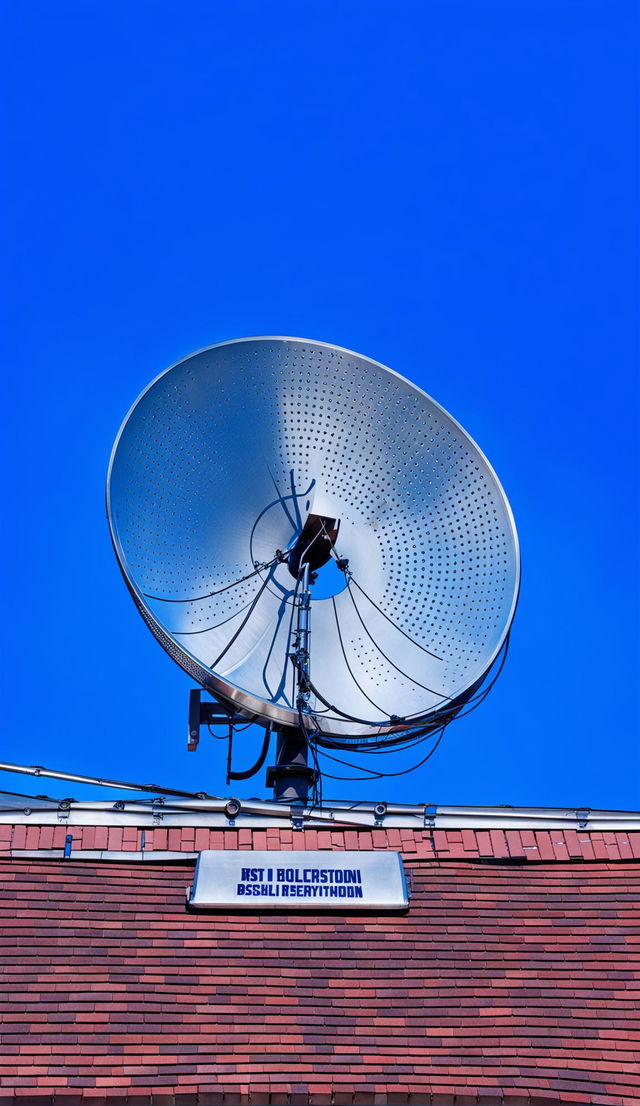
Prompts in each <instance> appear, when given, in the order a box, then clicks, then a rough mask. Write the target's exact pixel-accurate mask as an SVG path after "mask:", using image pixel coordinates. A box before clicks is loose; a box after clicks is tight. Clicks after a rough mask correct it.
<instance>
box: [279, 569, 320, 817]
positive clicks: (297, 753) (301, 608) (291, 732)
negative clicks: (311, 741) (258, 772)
mask: <svg viewBox="0 0 640 1106" xmlns="http://www.w3.org/2000/svg"><path fill="white" fill-rule="evenodd" d="M309 576H310V567H309V562H308V561H306V562H305V563H304V564H303V565H302V568H301V569H300V576H299V580H300V596H299V598H298V600H297V607H298V610H297V618H296V629H295V635H294V642H293V652H292V653H290V654H289V656H290V660H291V662H292V664H293V665H294V667H295V669H296V679H297V694H296V708H297V710H298V715H299V716H300V719H301V722H302V720H303V718H304V715H305V714H306V713H307V711H308V709H309V695H310V688H309V656H310V654H309V645H310V636H311V626H310V613H311V587H310V582H309ZM277 734H278V741H277V746H276V763H275V765H273V766H271V767H270V768H268V769H267V787H273V790H274V798H275V799H280V800H284V801H288V802H291V803H296V804H299V805H300V806H304V805H305V804H306V802H307V798H308V795H309V784H310V783H314V782H315V780H316V777H317V772H316V770H315V769H314V768H310V767H309V764H308V753H309V746H308V743H307V737H306V733H305V730H304V728H303V726H302V725H300V726H299V727H286V728H285V727H282V729H278V730H277Z"/></svg>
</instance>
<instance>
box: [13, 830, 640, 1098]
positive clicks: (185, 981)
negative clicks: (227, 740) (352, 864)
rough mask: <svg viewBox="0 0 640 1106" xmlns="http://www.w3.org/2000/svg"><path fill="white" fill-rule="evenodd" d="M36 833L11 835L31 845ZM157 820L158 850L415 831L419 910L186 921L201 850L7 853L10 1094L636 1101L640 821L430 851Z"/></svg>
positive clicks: (491, 838)
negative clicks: (184, 853)
mask: <svg viewBox="0 0 640 1106" xmlns="http://www.w3.org/2000/svg"><path fill="white" fill-rule="evenodd" d="M5 828H6V827H2V829H5ZM34 828H36V829H39V832H40V834H47V835H48V836H47V837H46V840H47V841H48V842H49V837H50V835H51V832H52V830H51V828H48V827H30V828H29V830H28V831H27V834H28V833H29V832H31V831H32V830H33V829H34ZM22 829H23V827H20V826H18V827H15V829H14V836H13V839H12V841H11V843H10V844H11V845H12V847H13V848H20V847H23V848H24V847H38V846H36V845H34V844H33V840H32V841H31V842H29V845H28V846H27V841H28V837H27V836H25V838H24V839H23V838H22V834H20V833H18V831H20V830H22ZM53 832H54V836H53V838H52V839H51V841H50V843H49V845H48V846H45V847H52V846H53V845H54V843H55V846H56V847H57V846H58V845H60V844H62V842H59V841H57V840H56V835H58V836H59V833H60V831H59V829H58V828H57V827H56V828H55V830H54V831H53ZM63 832H72V833H73V834H74V848H75V847H76V835H77V834H78V832H79V831H78V830H77V829H71V830H69V831H66V830H65V829H64V828H63ZM92 832H93V834H94V835H100V834H102V833H103V828H101V827H93V828H92V830H91V829H85V830H83V831H82V833H83V834H88V835H89V837H91V833H92ZM166 832H167V831H163V830H154V831H153V838H152V843H153V845H154V846H155V847H156V848H167V847H169V848H170V847H172V845H171V834H172V833H180V834H181V841H182V840H184V838H185V836H186V835H188V839H189V841H190V842H193V843H192V844H190V845H189V846H188V847H191V848H192V847H194V845H195V847H196V848H197V847H203V846H204V845H209V846H211V845H215V844H219V846H220V845H221V844H222V842H223V840H224V837H225V836H226V837H227V840H226V841H224V843H225V844H226V846H227V847H230V846H231V843H232V841H233V842H234V843H235V844H238V845H240V847H243V846H245V847H248V846H250V845H251V844H253V846H254V847H256V848H265V847H267V848H269V847H274V846H275V847H281V848H282V847H292V845H294V844H295V846H296V847H302V845H303V844H304V845H306V847H308V848H316V847H323V846H326V845H327V844H329V846H331V845H332V844H333V845H334V847H335V845H338V846H341V847H345V846H346V847H361V848H370V847H372V846H378V847H383V843H384V845H385V846H386V847H400V846H401V845H402V847H403V851H404V854H405V861H406V864H407V867H408V871H409V873H410V875H411V880H412V885H413V893H412V899H411V906H410V909H409V912H408V914H406V915H404V916H380V915H378V916H376V915H351V916H350V915H345V914H329V915H322V916H319V917H313V916H311V915H303V916H294V915H289V916H287V915H282V916H271V915H268V916H260V915H241V914H235V915H221V914H205V915H202V914H190V913H187V911H186V909H185V892H186V888H187V886H188V884H189V882H190V880H191V876H192V871H193V866H192V864H191V863H189V862H188V861H184V862H180V863H178V864H174V865H168V864H147V863H144V864H141V863H123V864H120V863H111V864H109V863H85V862H83V861H75V862H73V861H71V862H64V861H60V860H25V859H17V858H16V857H15V856H14V857H13V858H9V857H5V858H4V859H3V860H2V861H1V862H0V867H1V869H2V884H1V886H2V904H1V909H2V930H1V937H0V940H1V947H0V953H1V956H0V960H1V970H2V976H3V992H4V994H3V1002H2V1005H3V1013H4V1017H3V1021H2V1027H1V1038H0V1044H1V1047H0V1094H1V1095H2V1096H7V1097H11V1096H14V1095H16V1096H19V1097H21V1098H22V1096H26V1097H27V1099H28V1098H30V1097H31V1096H37V1097H38V1102H39V1103H42V1101H43V1098H42V1096H46V1097H47V1098H50V1097H51V1096H55V1097H58V1096H60V1100H61V1102H62V1098H63V1097H65V1096H67V1095H70V1094H72V1095H82V1096H83V1099H89V1098H91V1099H92V1100H93V1101H95V1099H96V1098H99V1097H100V1096H104V1095H107V1096H109V1097H110V1103H111V1106H114V1102H115V1099H116V1098H117V1097H121V1096H122V1095H127V1096H128V1095H132V1094H133V1095H141V1096H148V1095H153V1096H154V1099H155V1101H157V1102H158V1106H166V1104H167V1103H168V1102H169V1101H173V1100H174V1096H175V1094H176V1093H177V1094H178V1095H179V1096H181V1098H180V1100H181V1101H184V1103H185V1106H187V1104H188V1103H190V1102H195V1101H196V1099H195V1098H188V1097H186V1098H185V1097H182V1096H188V1095H189V1094H191V1095H196V1094H199V1096H200V1102H201V1103H202V1104H203V1106H204V1104H205V1103H206V1102H208V1101H209V1102H222V1101H223V1100H222V1098H220V1096H221V1095H222V1094H223V1093H224V1095H225V1099H224V1101H225V1102H226V1103H228V1104H232V1103H234V1102H249V1101H253V1102H255V1103H257V1104H259V1103H267V1102H272V1103H274V1104H275V1103H285V1102H290V1103H291V1106H304V1104H305V1103H307V1102H310V1101H311V1102H315V1103H317V1104H318V1106H323V1104H325V1103H326V1104H328V1103H330V1102H332V1101H333V1102H336V1103H337V1104H338V1106H339V1104H340V1103H345V1104H350V1103H354V1104H360V1106H366V1104H369V1103H372V1104H373V1106H384V1104H385V1103H389V1104H394V1103H398V1104H400V1103H406V1102H407V1101H409V1096H412V1097H411V1099H410V1100H411V1101H412V1102H413V1103H416V1104H420V1106H423V1104H428V1103H430V1102H432V1101H433V1102H438V1101H442V1102H443V1103H444V1102H449V1101H450V1097H449V1096H451V1095H453V1094H456V1095H458V1096H463V1097H459V1098H458V1099H457V1100H456V1101H457V1103H458V1104H459V1106H468V1104H469V1103H471V1102H484V1103H489V1102H496V1103H502V1102H505V1103H513V1104H514V1106H516V1104H518V1103H524V1102H528V1101H529V1100H531V1101H535V1102H536V1103H542V1102H543V1101H554V1102H557V1101H563V1102H565V1101H574V1102H595V1103H609V1104H614V1103H615V1104H625V1106H626V1104H631V1103H634V1104H637V1103H638V1102H640V1067H639V1065H638V1058H639V1056H640V1048H639V1045H638V1032H637V1031H638V1025H639V1015H638V991H637V989H636V988H637V987H638V977H639V975H640V972H639V959H640V957H639V953H640V916H639V910H638V902H639V900H640V867H639V865H638V863H637V862H635V863H634V862H633V860H632V859H631V860H627V859H624V858H625V856H627V855H630V854H631V852H632V851H633V848H634V846H635V841H636V839H637V837H638V835H631V834H617V833H616V834H611V835H607V834H604V835H595V834H594V835H592V838H591V840H588V838H589V835H588V834H586V833H578V834H576V835H573V836H572V835H570V834H567V833H566V832H564V833H560V832H558V831H550V832H549V831H547V832H546V833H543V832H541V831H537V832H536V833H535V837H534V834H533V832H530V833H527V831H523V832H521V833H519V834H516V835H515V836H514V835H513V834H512V832H511V831H507V833H506V834H504V833H502V831H499V833H498V835H497V836H496V831H491V834H490V835H489V834H488V835H487V840H485V839H484V837H483V834H482V833H478V834H474V835H473V838H471V837H469V836H468V833H469V832H471V831H460V832H458V833H456V832H455V831H447V832H446V833H441V832H438V831H436V833H435V844H436V847H437V851H436V852H434V851H433V848H432V843H431V839H430V836H429V834H428V833H427V832H425V834H415V833H413V832H412V831H397V830H396V831H394V830H389V831H386V832H385V831H381V830H374V831H372V832H366V833H362V832H358V833H356V834H355V835H354V836H355V837H356V841H355V843H354V842H353V841H352V840H351V836H352V835H351V831H345V832H344V836H343V835H342V834H340V836H339V839H337V840H336V835H335V833H331V834H329V831H320V832H318V833H314V832H313V831H305V832H304V833H295V834H294V833H293V831H288V830H275V831H274V830H271V829H269V830H266V831H258V832H255V833H254V834H253V838H252V839H251V840H250V839H249V838H247V836H246V835H247V834H249V833H250V831H248V830H243V829H240V830H239V831H237V832H236V831H232V830H230V831H217V830H214V831H209V830H193V829H192V830H191V831H188V830H185V829H183V830H179V831H175V830H170V831H169V833H168V836H166V837H164V836H161V837H160V838H159V839H158V837H157V835H162V834H166ZM113 833H116V834H123V840H122V842H121V844H120V845H118V844H115V843H112V842H111V841H110V840H109V842H108V843H109V847H111V848H119V847H123V844H124V835H127V840H128V841H130V844H129V846H128V847H134V848H135V847H139V831H137V830H132V831H129V830H126V829H125V830H117V829H116V830H114V829H109V834H113ZM274 833H275V834H277V841H276V838H275V837H274ZM16 834H17V835H18V841H17V842H16ZM131 834H134V835H135V834H138V838H137V839H136V841H134V840H133V838H132V837H131V836H130V835H131ZM205 834H206V835H207V839H206V841H205V839H204V836H203V835H205ZM381 834H382V835H383V837H381V836H380V835H381ZM408 834H409V835H410V836H409V837H408V836H407V835H408ZM198 835H199V836H198ZM149 837H150V833H149V831H147V842H148V841H149ZM607 837H613V838H615V840H614V841H608V840H607ZM383 838H384V842H383ZM561 839H563V844H562V846H559V845H558V844H557V841H560V840H561ZM583 839H584V840H583ZM156 842H158V843H157V844H156ZM527 845H537V859H538V863H531V862H530V861H531V860H532V857H531V852H532V851H533V850H531V849H529V850H528V851H524V850H525V846H527ZM82 846H83V847H85V848H86V847H107V841H104V844H103V841H102V838H101V839H100V842H99V843H98V840H97V838H96V836H94V840H93V842H92V844H89V841H86V842H85V841H82ZM587 846H588V847H587ZM4 847H5V848H7V842H6V840H5V843H4ZM40 847H41V848H42V847H43V844H42V843H40ZM125 847H127V846H125ZM174 847H175V846H174ZM183 847H187V846H186V845H183ZM561 849H562V850H563V851H562V852H560V850H561ZM484 850H487V852H488V855H489V857H490V858H491V857H492V858H493V859H487V860H482V859H481V855H482V853H483V851H484ZM489 850H493V852H489ZM603 853H604V856H605V858H604V859H599V857H600V856H601V855H602V854H603ZM545 854H546V855H545ZM558 855H560V857H561V859H560V860H558V859H555V857H556V856H558ZM585 855H587V856H588V857H589V859H588V860H585V859H582V858H583V857H585ZM572 856H573V857H575V860H574V861H572V860H571V857H572ZM501 861H503V862H501ZM525 861H526V862H525ZM634 1050H635V1051H634ZM163 1095H169V1096H170V1098H167V1099H164V1098H163V1097H162V1096H163ZM439 1095H443V1096H445V1097H444V1098H442V1099H438V1097H437V1096H439ZM467 1095H468V1096H470V1097H469V1098H466V1097H464V1096H467ZM434 1096H435V1097H434ZM112 1097H113V1100H114V1101H113V1102H111V1098H112ZM79 1101H80V1100H79ZM140 1101H142V1099H141V1100H140ZM23 1106H26V1102H23Z"/></svg>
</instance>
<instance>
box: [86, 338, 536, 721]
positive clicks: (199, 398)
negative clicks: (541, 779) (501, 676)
mask: <svg viewBox="0 0 640 1106" xmlns="http://www.w3.org/2000/svg"><path fill="white" fill-rule="evenodd" d="M107 502H108V513H109V521H110V526H111V531H112V537H113V541H114V546H115V549H116V552H117V555H118V558H119V561H120V564H121V567H122V570H123V572H124V575H125V578H126V580H127V583H128V585H129V587H130V590H131V593H132V595H133V597H134V599H135V601H136V603H137V605H138V607H139V609H140V611H141V613H142V615H143V617H144V618H145V621H146V622H147V624H148V625H149V627H150V628H151V630H152V631H153V633H154V634H155V635H156V637H157V638H158V640H159V641H160V642H161V644H162V645H163V646H164V648H165V649H166V650H167V651H168V652H169V654H170V655H171V656H172V657H173V659H174V660H176V661H177V662H178V663H179V664H180V665H181V666H182V667H183V668H184V669H185V670H186V671H187V672H188V673H189V674H190V675H191V676H192V677H193V678H194V679H195V680H197V681H198V682H199V683H201V684H202V685H204V686H205V687H207V688H209V689H210V690H211V691H212V692H213V693H214V694H216V695H218V696H220V697H222V698H223V699H224V700H225V701H226V702H229V703H232V704H234V705H235V706H236V707H238V708H239V709H241V710H244V711H246V712H247V713H248V714H250V715H253V716H255V717H257V718H260V719H264V720H267V719H269V720H272V721H275V722H279V723H281V724H292V725H293V724H296V722H297V713H296V711H295V709H294V708H295V673H294V670H293V667H292V665H291V662H290V661H289V660H288V653H289V652H290V650H291V627H292V621H293V615H294V602H293V598H294V596H293V592H294V587H295V582H294V580H293V578H292V576H291V575H290V573H289V571H288V569H287V567H286V565H285V564H276V565H275V566H273V567H272V568H270V569H268V570H264V571H262V572H260V573H259V574H257V575H254V576H252V577H251V578H249V579H247V580H245V581H244V582H243V583H239V584H237V583H236V581H238V580H239V579H241V578H242V577H245V576H247V574H249V573H250V572H251V571H252V569H253V566H254V563H255V562H259V563H267V562H270V561H272V560H273V558H274V555H275V552H276V550H277V549H280V550H286V549H288V548H289V547H290V546H291V545H292V544H293V543H294V542H295V540H296V537H297V536H298V534H299V533H300V530H301V528H302V526H303V524H304V521H305V519H306V518H307V516H308V514H309V512H310V511H313V512H314V513H316V514H322V515H328V516H331V517H335V518H337V519H339V520H340V531H339V536H338V540H337V543H336V550H337V553H338V554H339V556H340V557H342V558H348V561H349V571H350V572H351V573H352V582H351V584H350V585H349V586H345V585H346V580H345V578H344V576H343V575H342V574H341V573H340V572H339V571H338V570H337V569H336V568H335V566H334V565H333V564H331V565H328V566H325V567H324V568H321V569H320V570H319V573H318V581H317V583H316V584H315V585H314V586H313V589H312V596H313V599H312V604H311V677H312V680H313V683H314V686H315V687H316V688H317V690H318V691H319V692H320V693H321V694H322V696H323V698H325V699H327V700H328V701H329V702H330V703H331V704H334V705H335V706H336V707H338V709H339V711H340V712H342V713H343V714H348V715H351V716H353V717H355V718H358V719H362V720H364V721H365V722H366V723H367V724H366V725H365V724H362V725H354V723H353V722H349V721H346V720H345V719H343V718H341V717H340V716H339V715H338V714H336V713H335V712H334V711H331V710H327V708H326V707H325V706H323V704H322V703H321V702H319V701H316V700H315V698H312V700H311V706H312V708H314V709H316V710H317V711H318V712H319V713H318V720H319V721H320V723H321V726H322V729H323V730H324V731H325V732H326V733H330V734H333V735H336V736H338V735H346V734H353V733H361V734H365V733H366V734H374V733H381V734H383V733H387V732H389V731H390V730H392V729H394V725H395V724H394V722H393V721H390V719H391V716H395V717H400V718H409V717H414V716H418V715H419V716H422V715H425V714H429V713H430V712H433V711H434V710H436V709H437V708H439V707H440V708H442V707H443V706H447V705H451V704H454V703H456V702H458V701H459V700H461V699H464V698H465V697H466V696H467V695H468V694H469V693H470V691H471V690H472V689H474V688H475V687H476V686H477V685H478V684H479V682H480V681H481V680H482V678H483V676H484V675H485V673H486V671H487V669H488V667H489V666H490V665H491V663H492V661H493V660H494V659H495V657H496V655H497V653H498V651H499V649H500V647H501V645H502V644H503V642H504V639H505V636H506V633H507V631H508V628H509V625H510V623H511V619H512V617H513V612H514V609H515V603H516V598H517V590H518V581H519V557H518V545H517V537H516V532H515V527H514V523H513V518H512V515H511V511H510V509H509V505H508V502H507V500H506V497H505V494H504V492H503V490H502V488H501V486H500V484H499V482H498V480H497V478H496V476H495V473H494V472H493V470H492V468H491V466H490V465H489V463H488V462H487V460H486V458H485V457H484V456H483V454H482V453H481V452H480V450H479V449H478V447H477V446H476V445H475V443H474V442H473V441H472V440H471V439H470V438H469V436H468V435H467V434H466V433H465V431H464V430H463V429H462V428H461V427H460V426H459V425H458V424H457V423H456V422H455V420H454V419H452V418H451V416H449V415H448V414H447V413H446V412H445V411H444V410H443V409H442V408H441V407H440V406H439V405H438V404H437V403H435V402H434V401H433V400H432V399H430V398H429V397H428V396H427V395H425V394H424V393H423V392H422V391H421V390H420V389H418V388H416V387H415V386H414V385H412V384H410V383H409V382H408V381H407V380H405V379H403V378H402V377H400V376H398V375H397V374H396V373H394V372H392V371H391V370H390V369H387V368H385V367H384V366H383V365H380V364H378V363H377V362H375V361H371V360H369V359H368V358H366V357H362V356H360V355H358V354H355V353H352V352H350V351H348V350H343V349H340V348H337V347H334V346H329V345H325V344H323V343H320V342H313V341H305V340H303V339H297V338H249V339H240V340H237V341H233V342H226V343H221V344H219V345H216V346H212V347H210V348H208V349H204V350H201V351H199V352H197V353H194V354H192V355H191V356H189V357H187V358H185V359H184V360H182V361H180V362H178V363H177V364H176V365H174V366H172V367H171V368H170V369H168V370H167V371H166V372H164V373H163V374H162V375H161V376H159V377H158V378H157V379H156V380H155V381H154V382H153V383H152V384H151V385H149V387H148V388H147V389H146V391H145V392H143V394H142V395H141V396H140V398H139V399H138V400H137V402H136V403H135V404H134V406H133V408H132V409H131V411H130V412H129V414H128V416H127V418H126V419H125V422H124V424H123V426H122V428H121V430H120V433H119V436H118V438H117V440H116V444H115V446H114V450H113V454H112V458H111V465H110V471H109V479H108V488H107ZM265 580H266V581H267V586H266V588H264V590H263V592H262V594H261V595H260V598H259V599H258V600H257V602H256V605H255V608H254V610H253V611H252V613H251V616H250V618H249V619H248V621H247V622H246V625H244V626H243V622H244V621H245V619H246V616H247V612H248V610H249V607H250V605H251V604H252V602H253V601H254V599H255V598H256V596H257V595H258V592H259V589H260V588H261V586H262V584H263V582H264V581H265ZM221 589H225V590H221ZM212 593H216V594H212ZM241 627H242V628H241ZM238 631H239V632H238ZM236 634H237V636H235V635H236ZM230 643H231V644H230Z"/></svg>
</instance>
